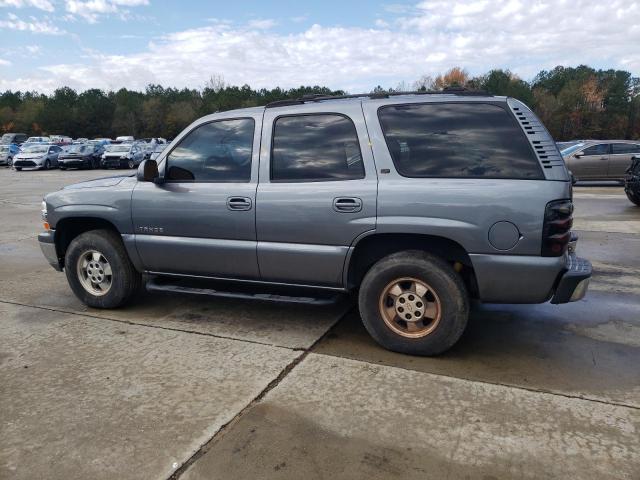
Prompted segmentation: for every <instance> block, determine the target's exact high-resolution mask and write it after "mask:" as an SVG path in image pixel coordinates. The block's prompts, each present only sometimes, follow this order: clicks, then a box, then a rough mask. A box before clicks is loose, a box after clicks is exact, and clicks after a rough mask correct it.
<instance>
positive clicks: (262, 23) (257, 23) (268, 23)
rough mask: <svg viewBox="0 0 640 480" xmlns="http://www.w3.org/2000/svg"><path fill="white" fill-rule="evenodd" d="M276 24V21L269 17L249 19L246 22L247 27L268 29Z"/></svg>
mask: <svg viewBox="0 0 640 480" xmlns="http://www.w3.org/2000/svg"><path fill="white" fill-rule="evenodd" d="M276 25H277V23H276V21H275V20H270V19H256V20H250V21H249V23H247V27H249V28H255V29H256V30H268V29H270V28H273V27H275V26H276Z"/></svg>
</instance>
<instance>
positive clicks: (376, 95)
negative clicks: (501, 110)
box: [265, 88, 493, 108]
mask: <svg viewBox="0 0 640 480" xmlns="http://www.w3.org/2000/svg"><path fill="white" fill-rule="evenodd" d="M424 95H435V96H465V97H493V95H491V94H490V93H488V92H484V91H479V90H468V89H466V88H445V89H444V90H437V91H430V90H426V91H416V92H373V93H357V94H352V95H322V94H314V95H303V96H302V97H300V98H292V99H286V100H277V101H275V102H271V103H268V104H267V105H266V106H265V108H274V107H284V106H291V105H303V104H305V103H315V102H325V101H330V100H356V101H361V100H363V99H372V100H379V99H383V98H391V97H399V96H403V97H407V96H408V97H414V98H415V97H419V96H424Z"/></svg>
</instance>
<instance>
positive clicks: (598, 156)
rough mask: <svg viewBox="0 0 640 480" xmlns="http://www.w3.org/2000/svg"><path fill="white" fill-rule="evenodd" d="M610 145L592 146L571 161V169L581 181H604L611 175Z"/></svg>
mask: <svg viewBox="0 0 640 480" xmlns="http://www.w3.org/2000/svg"><path fill="white" fill-rule="evenodd" d="M609 151H610V145H609V144H608V143H598V144H595V145H590V146H588V147H587V148H585V149H584V150H582V151H580V152H576V154H575V155H574V156H573V158H572V159H571V162H570V164H569V169H570V170H571V172H572V173H573V174H574V175H575V177H576V178H578V179H579V180H589V179H604V178H607V176H608V175H609Z"/></svg>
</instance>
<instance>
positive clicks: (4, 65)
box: [0, 58, 11, 67]
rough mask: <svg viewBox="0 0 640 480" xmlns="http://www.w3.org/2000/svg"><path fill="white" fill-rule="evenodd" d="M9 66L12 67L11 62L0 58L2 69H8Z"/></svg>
mask: <svg viewBox="0 0 640 480" xmlns="http://www.w3.org/2000/svg"><path fill="white" fill-rule="evenodd" d="M9 65H11V62H10V61H9V60H5V59H4V58H0V67H8V66H9Z"/></svg>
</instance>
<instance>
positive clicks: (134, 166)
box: [127, 160, 136, 168]
mask: <svg viewBox="0 0 640 480" xmlns="http://www.w3.org/2000/svg"><path fill="white" fill-rule="evenodd" d="M127 165H128V166H129V168H136V162H134V161H133V160H129V162H128V163H127Z"/></svg>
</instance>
